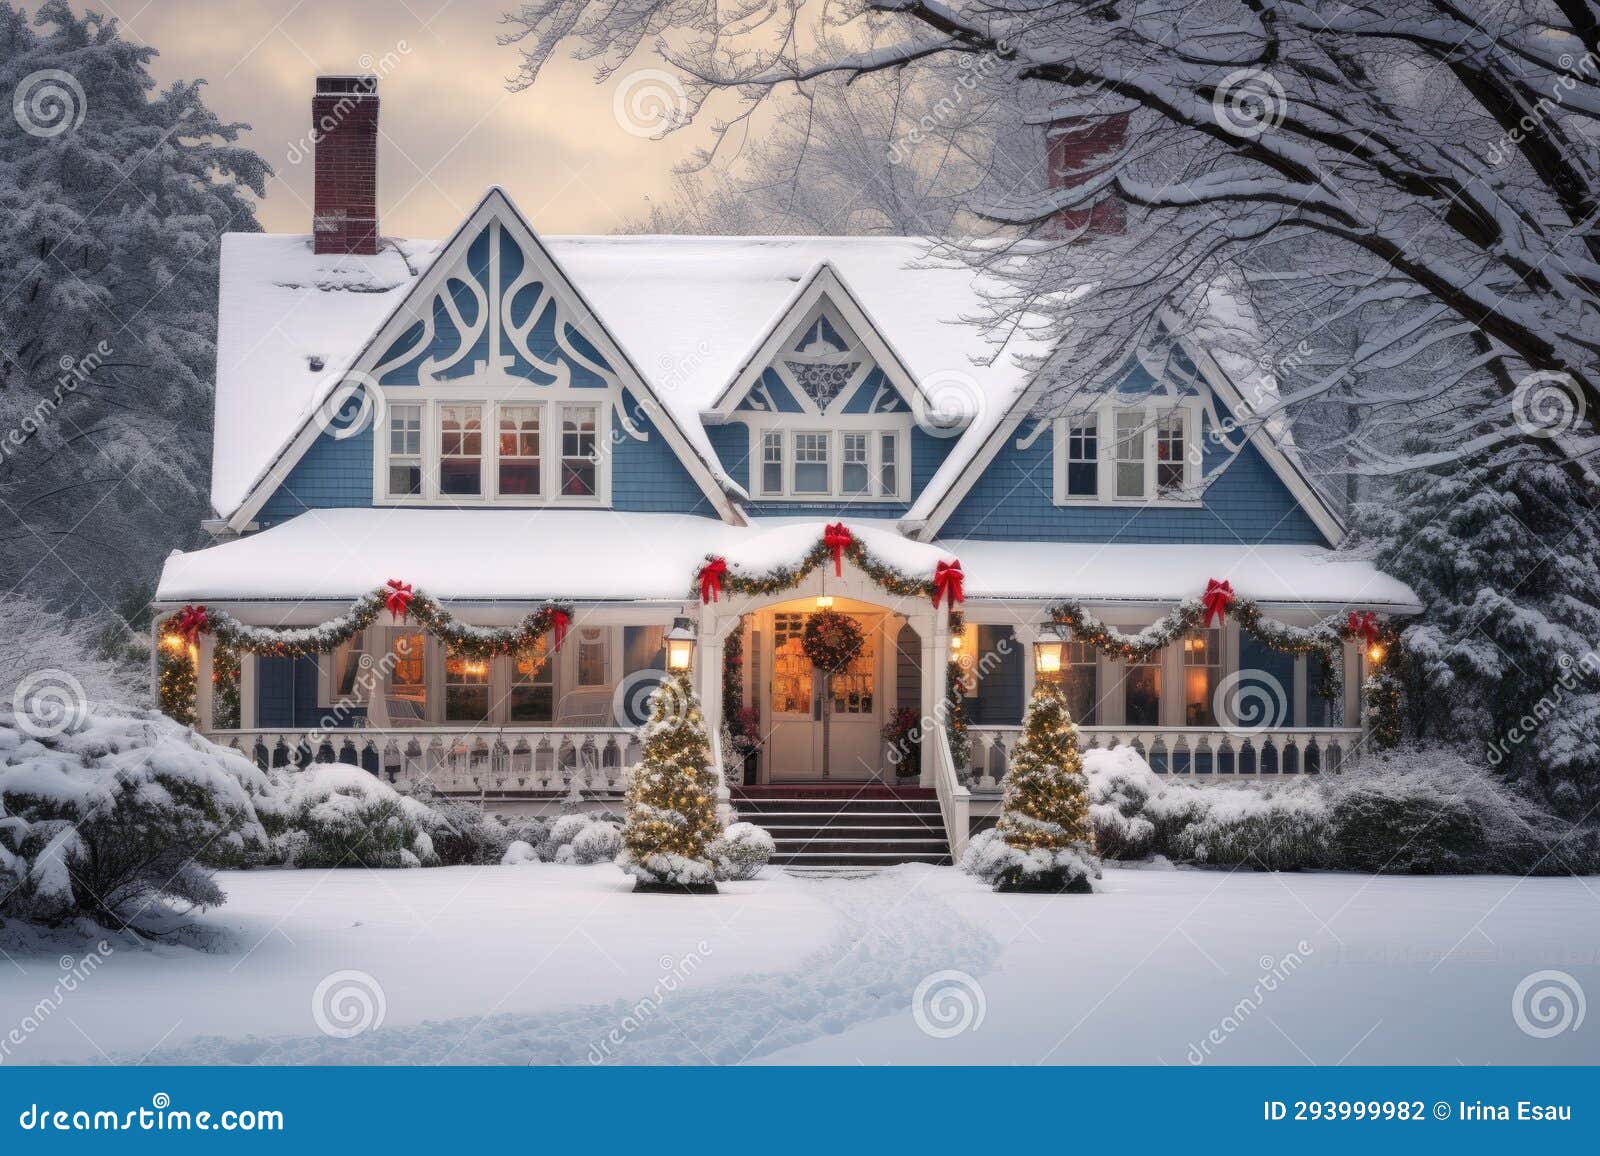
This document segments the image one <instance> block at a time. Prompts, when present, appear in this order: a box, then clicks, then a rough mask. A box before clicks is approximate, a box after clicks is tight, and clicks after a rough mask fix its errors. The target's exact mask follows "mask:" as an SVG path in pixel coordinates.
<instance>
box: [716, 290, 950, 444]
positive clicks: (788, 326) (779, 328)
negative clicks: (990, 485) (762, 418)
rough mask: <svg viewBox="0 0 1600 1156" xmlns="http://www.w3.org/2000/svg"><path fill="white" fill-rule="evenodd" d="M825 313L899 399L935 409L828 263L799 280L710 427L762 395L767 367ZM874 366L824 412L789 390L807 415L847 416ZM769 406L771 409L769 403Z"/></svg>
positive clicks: (721, 399) (739, 372)
mask: <svg viewBox="0 0 1600 1156" xmlns="http://www.w3.org/2000/svg"><path fill="white" fill-rule="evenodd" d="M827 309H831V310H832V311H833V312H834V313H835V314H836V315H837V316H838V318H839V320H840V321H842V322H843V323H844V324H845V325H846V326H847V327H848V328H849V329H850V330H851V332H852V333H853V334H854V335H855V337H856V339H857V340H858V341H860V343H861V345H862V347H863V348H864V350H865V352H866V353H867V355H868V358H869V359H870V363H876V366H877V368H879V369H881V370H883V374H884V376H885V377H887V378H888V379H889V382H890V383H891V384H892V385H893V386H894V387H895V388H896V389H897V390H899V391H900V395H901V397H903V398H904V399H905V401H906V404H907V405H909V406H910V407H911V408H912V410H913V412H915V413H919V414H920V413H927V412H932V411H933V406H932V405H931V404H930V403H929V401H928V398H927V396H926V395H925V394H924V392H923V390H922V387H921V386H920V385H919V384H918V383H917V381H916V379H915V378H913V377H912V376H911V371H910V370H908V369H907V368H906V366H905V362H903V361H902V360H901V359H900V355H899V354H898V353H896V352H895V349H894V346H893V345H891V344H890V343H889V340H888V339H887V338H886V337H884V335H883V333H882V331H881V330H879V328H878V326H877V323H876V322H874V321H873V320H872V317H871V316H870V315H869V314H868V313H867V311H866V309H865V308H863V307H862V305H861V303H860V302H859V301H857V300H856V297H855V295H854V294H853V293H851V292H850V290H849V287H848V286H846V285H845V283H844V279H843V278H842V277H840V276H839V272H838V270H837V269H835V268H834V267H833V265H832V264H830V263H829V262H827V261H822V262H820V263H818V265H817V266H816V268H815V269H813V270H812V271H811V272H810V273H809V274H808V275H807V276H806V277H804V278H802V279H801V282H800V285H799V287H798V288H797V289H796V290H795V292H794V294H793V295H792V296H791V297H790V298H789V300H788V301H787V302H786V303H785V304H784V306H783V307H782V308H781V309H779V310H778V313H777V316H776V317H775V318H774V319H773V321H772V324H771V325H769V326H768V327H767V332H766V336H765V337H763V338H762V339H761V340H760V341H759V342H757V343H756V345H755V347H754V348H753V349H752V350H751V351H750V352H749V353H748V354H747V355H746V356H745V357H744V359H743V360H741V361H740V362H739V368H738V370H737V371H736V372H735V373H734V376H733V379H732V380H731V381H729V382H728V384H727V386H726V387H725V388H724V389H723V391H722V393H721V394H719V395H718V396H717V400H716V402H715V403H714V404H713V405H712V406H711V407H710V408H709V409H707V410H705V411H703V412H702V414H701V416H702V418H703V419H704V420H705V422H706V424H707V425H720V424H722V423H723V422H726V421H728V420H729V419H730V418H731V417H732V416H733V414H734V411H735V410H737V409H738V407H739V405H740V404H741V403H743V402H744V400H745V398H746V397H747V396H749V395H750V394H752V392H755V393H757V394H759V391H760V389H761V375H762V374H763V373H764V372H766V370H767V368H768V367H769V366H772V365H774V364H776V363H777V362H778V361H780V360H781V359H782V357H783V355H784V354H785V353H786V352H787V351H788V343H789V341H790V339H791V338H792V337H793V336H794V335H795V334H796V333H797V332H799V331H800V329H801V328H802V326H805V325H807V324H809V323H810V322H812V321H813V320H814V318H815V317H816V316H818V315H820V314H821V313H822V312H823V311H824V310H827ZM870 363H867V362H864V363H863V365H862V367H861V368H860V369H859V370H858V371H857V373H856V374H855V375H854V376H853V377H852V378H851V380H850V381H849V382H848V383H847V384H846V385H845V386H844V388H842V389H840V390H839V392H838V393H837V394H836V395H835V396H834V397H833V399H832V401H831V402H830V403H829V404H828V405H827V407H826V408H825V409H824V408H819V407H818V406H817V405H816V403H815V402H814V401H813V400H812V398H811V397H810V396H809V395H808V394H807V393H806V392H805V391H804V390H803V389H794V388H793V387H791V392H793V393H794V394H795V400H796V401H797V402H798V403H799V404H800V406H801V407H802V409H803V410H804V411H805V412H806V414H808V415H809V416H813V417H822V416H832V415H835V414H837V413H840V412H842V411H843V409H844V407H845V406H846V405H848V404H849V402H850V398H851V397H852V396H853V395H854V393H855V391H856V389H857V388H858V387H859V386H860V384H861V382H862V381H863V380H865V379H866V377H867V375H868V374H870V373H871V371H872V365H871V364H870ZM768 405H769V406H770V402H768Z"/></svg>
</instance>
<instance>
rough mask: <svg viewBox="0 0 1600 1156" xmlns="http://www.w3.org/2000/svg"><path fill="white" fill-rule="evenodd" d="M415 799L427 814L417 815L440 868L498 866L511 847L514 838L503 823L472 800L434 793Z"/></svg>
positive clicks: (430, 792)
mask: <svg viewBox="0 0 1600 1156" xmlns="http://www.w3.org/2000/svg"><path fill="white" fill-rule="evenodd" d="M412 798H413V799H414V800H415V801H416V802H418V803H421V804H422V806H423V807H424V808H425V813H418V819H419V820H420V821H421V822H422V823H423V824H424V827H425V829H426V831H427V833H428V838H429V839H430V840H431V841H432V843H433V851H434V854H435V855H437V856H438V860H439V865H440V866H441V867H462V866H481V865H484V864H494V863H499V862H500V861H501V860H502V859H503V858H505V853H506V848H507V847H509V846H510V845H511V842H512V834H511V832H510V831H509V830H508V829H507V827H506V825H505V823H504V822H502V821H501V820H500V819H498V818H496V817H495V816H494V815H491V814H490V813H489V812H488V811H485V810H484V809H483V807H481V806H480V805H479V804H477V803H475V802H473V801H472V800H471V799H457V798H452V797H450V796H448V795H441V794H438V793H437V792H435V791H433V790H432V789H424V790H422V791H418V792H417V793H416V794H415V795H413V796H412Z"/></svg>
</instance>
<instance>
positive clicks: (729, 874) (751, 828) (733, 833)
mask: <svg viewBox="0 0 1600 1156" xmlns="http://www.w3.org/2000/svg"><path fill="white" fill-rule="evenodd" d="M777 849H778V845H777V844H776V843H774V842H773V841H772V836H771V835H770V834H769V833H768V832H767V831H765V830H763V829H762V828H760V827H757V826H756V825H755V824H754V823H729V824H728V825H727V827H725V828H724V829H723V832H722V834H721V835H720V836H718V837H717V838H716V839H714V840H712V843H711V847H710V854H711V861H712V862H713V863H715V864H716V865H717V878H718V879H754V878H755V877H756V876H757V875H759V874H761V869H762V868H763V867H765V866H766V865H767V862H768V860H770V859H771V858H772V853H773V852H774V851H776V850H777Z"/></svg>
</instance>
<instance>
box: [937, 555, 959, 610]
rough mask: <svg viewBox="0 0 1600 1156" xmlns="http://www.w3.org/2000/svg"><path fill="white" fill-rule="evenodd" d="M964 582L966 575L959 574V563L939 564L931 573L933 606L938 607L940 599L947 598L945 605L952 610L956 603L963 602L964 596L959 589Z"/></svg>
mask: <svg viewBox="0 0 1600 1156" xmlns="http://www.w3.org/2000/svg"><path fill="white" fill-rule="evenodd" d="M965 581H966V575H965V574H963V573H962V572H961V563H960V562H959V561H955V562H940V563H939V565H938V566H937V567H936V568H935V569H934V571H933V604H934V605H935V606H937V605H939V599H940V598H941V597H945V598H947V599H948V603H947V604H948V605H949V606H950V607H952V608H954V607H955V605H956V603H958V602H965V601H966V596H965V594H964V593H963V591H962V587H961V584H962V583H963V582H965Z"/></svg>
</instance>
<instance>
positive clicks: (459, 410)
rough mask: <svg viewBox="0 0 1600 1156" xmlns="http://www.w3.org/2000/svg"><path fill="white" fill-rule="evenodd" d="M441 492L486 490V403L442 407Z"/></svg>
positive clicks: (466, 493) (459, 493)
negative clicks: (484, 477) (484, 458)
mask: <svg viewBox="0 0 1600 1156" xmlns="http://www.w3.org/2000/svg"><path fill="white" fill-rule="evenodd" d="M439 492H440V493H441V494H447V495H452V496H461V497H469V496H474V497H475V496H477V495H479V494H482V493H483V407H482V406H481V405H460V404H455V403H451V404H447V405H441V406H440V407H439Z"/></svg>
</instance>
